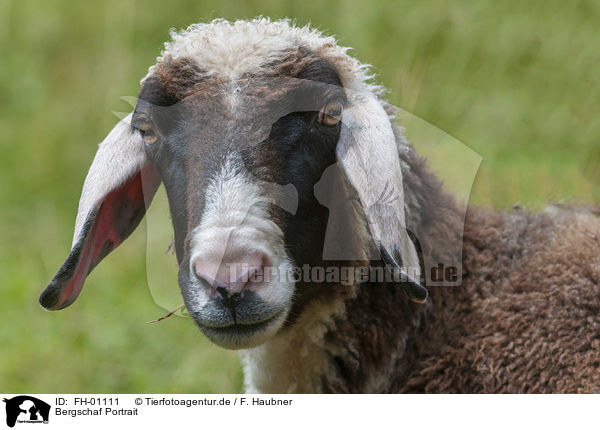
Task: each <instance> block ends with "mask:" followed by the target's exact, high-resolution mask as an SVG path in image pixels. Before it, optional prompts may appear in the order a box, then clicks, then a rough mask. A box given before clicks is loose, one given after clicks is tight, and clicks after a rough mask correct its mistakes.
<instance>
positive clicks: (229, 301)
mask: <svg viewBox="0 0 600 430" xmlns="http://www.w3.org/2000/svg"><path fill="white" fill-rule="evenodd" d="M216 290H217V293H219V295H220V297H219V299H220V300H221V301H222V303H223V306H225V307H226V308H227V309H229V310H231V311H234V310H235V308H236V307H237V306H238V305H239V304H240V302H241V301H242V300H243V299H244V296H245V295H246V291H244V290H242V291H241V292H239V293H233V294H230V293H229V290H227V288H225V287H218V288H217V289H216Z"/></svg>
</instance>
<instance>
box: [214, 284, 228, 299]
mask: <svg viewBox="0 0 600 430" xmlns="http://www.w3.org/2000/svg"><path fill="white" fill-rule="evenodd" d="M216 290H217V293H219V294H220V295H221V297H222V298H223V299H226V298H228V297H229V291H227V288H225V287H217V288H216Z"/></svg>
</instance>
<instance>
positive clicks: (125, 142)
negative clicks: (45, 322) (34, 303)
mask: <svg viewBox="0 0 600 430" xmlns="http://www.w3.org/2000/svg"><path fill="white" fill-rule="evenodd" d="M130 124H131V114H130V115H128V116H127V117H125V118H124V119H123V120H121V121H120V122H119V123H118V124H117V125H116V126H115V127H114V128H113V130H112V131H111V132H110V133H109V135H108V136H107V137H106V139H104V141H103V142H102V143H101V144H100V147H99V148H98V151H97V152H96V156H95V157H94V161H93V163H92V166H91V167H90V170H89V172H88V175H87V177H86V179H85V182H84V184H83V191H82V193H81V199H80V200H79V210H78V212H77V219H76V222H75V233H74V235H73V243H72V247H71V252H70V253H69V255H68V257H67V259H66V260H65V262H64V263H63V265H62V266H61V268H60V269H59V270H58V272H57V273H56V275H55V276H54V278H53V279H52V281H50V284H48V286H47V287H46V289H45V290H44V292H43V293H42V295H41V296H40V304H41V305H42V306H43V307H44V308H45V309H47V310H58V309H62V308H65V307H67V306H69V305H70V304H71V303H73V302H74V301H75V299H76V298H77V296H78V295H79V293H80V292H81V289H82V287H83V283H84V282H85V278H86V277H87V275H88V274H89V273H90V272H91V271H92V269H93V268H94V267H95V266H96V265H97V264H98V263H99V262H100V260H102V259H103V258H104V257H105V256H106V255H107V254H108V253H110V252H111V251H112V250H113V249H115V248H116V247H117V246H118V245H119V244H120V243H121V242H122V241H123V240H125V239H126V238H127V237H128V236H129V235H130V234H131V233H132V232H133V230H135V228H136V227H137V225H138V224H139V222H140V221H141V219H142V218H143V216H144V214H145V212H146V207H147V206H148V205H149V204H150V201H151V200H152V197H153V196H154V194H155V192H156V190H157V188H158V186H159V185H160V178H159V176H158V172H157V171H156V169H155V168H154V167H153V166H152V165H151V164H150V163H149V162H148V160H147V158H146V154H145V151H144V142H143V140H142V137H141V135H140V134H139V132H138V131H137V130H134V129H133V128H132V127H131V125H130Z"/></svg>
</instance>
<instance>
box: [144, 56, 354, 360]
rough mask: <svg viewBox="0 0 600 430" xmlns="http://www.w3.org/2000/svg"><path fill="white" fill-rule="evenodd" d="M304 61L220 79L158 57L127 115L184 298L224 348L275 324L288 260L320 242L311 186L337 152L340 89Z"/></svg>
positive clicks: (321, 227) (331, 76)
mask: <svg viewBox="0 0 600 430" xmlns="http://www.w3.org/2000/svg"><path fill="white" fill-rule="evenodd" d="M301 62H302V64H299V65H297V70H296V71H295V73H294V74H293V75H292V76H284V75H283V74H282V73H281V70H280V67H281V66H280V65H275V66H274V67H273V69H272V70H271V71H272V75H273V76H269V72H268V71H267V72H265V73H264V75H263V76H258V77H256V76H255V77H245V78H241V79H238V80H234V81H224V82H223V81H215V80H213V79H204V78H203V77H202V72H201V71H200V70H199V69H196V68H195V67H193V66H192V65H191V62H189V61H185V60H184V61H177V62H175V63H174V64H170V63H166V64H162V65H161V67H160V68H159V69H158V70H157V71H156V74H155V76H151V77H150V78H149V79H147V80H146V82H145V84H144V86H143V88H142V90H141V93H140V97H139V102H138V104H137V106H136V109H135V111H134V114H133V117H132V125H133V127H134V128H136V129H137V131H136V132H139V133H141V134H142V135H143V139H144V141H145V143H146V144H145V151H146V153H147V156H148V158H149V160H150V161H151V163H152V164H153V165H154V166H156V168H157V170H158V173H159V175H160V178H161V179H162V182H163V183H164V186H165V189H166V191H167V195H168V197H169V204H170V207H171V214H172V219H173V225H174V230H175V249H176V253H177V258H178V262H179V268H180V269H179V284H180V287H181V291H182V294H183V297H184V300H185V304H186V307H187V309H188V311H189V312H190V314H191V315H192V317H193V318H194V320H195V321H196V323H197V324H198V326H199V327H200V328H201V329H202V331H203V332H204V333H205V334H206V335H207V336H208V337H209V338H210V339H211V340H212V341H214V342H215V343H217V344H219V345H222V346H224V347H228V348H241V347H248V346H253V345H256V344H258V343H261V342H262V341H264V340H265V339H266V338H268V337H270V336H271V335H273V334H274V333H275V332H276V331H277V330H278V329H279V328H280V327H281V326H282V324H283V323H284V321H285V320H286V317H287V316H288V313H289V311H290V309H291V307H292V297H293V296H298V295H299V294H298V293H297V294H295V291H294V283H293V282H292V281H291V280H290V269H291V268H292V267H293V266H302V265H303V264H314V261H311V260H314V258H313V257H312V256H313V255H317V254H320V252H316V251H315V250H320V249H322V247H323V238H324V234H325V228H326V226H327V216H328V212H327V209H326V208H324V207H323V206H322V205H320V204H319V202H318V201H317V199H316V197H315V192H314V186H315V184H316V183H318V182H319V180H320V179H321V177H322V175H323V172H324V171H325V169H326V168H327V167H329V166H331V165H333V164H334V163H335V162H336V152H335V151H336V143H337V141H338V139H339V134H340V129H341V122H340V121H339V117H340V116H341V113H342V112H341V110H342V109H343V105H344V103H345V102H346V98H345V94H344V90H343V88H342V86H341V82H340V79H339V77H338V75H337V73H336V71H335V70H334V68H333V67H332V66H331V65H330V64H329V63H327V62H326V61H324V60H321V59H319V58H316V57H314V58H313V57H303V58H302V60H301ZM288 66H289V65H288ZM300 295H301V293H300Z"/></svg>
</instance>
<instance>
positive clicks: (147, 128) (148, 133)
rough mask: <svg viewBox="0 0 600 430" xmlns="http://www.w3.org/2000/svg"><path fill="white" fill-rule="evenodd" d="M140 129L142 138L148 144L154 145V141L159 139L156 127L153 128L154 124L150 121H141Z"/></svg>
mask: <svg viewBox="0 0 600 430" xmlns="http://www.w3.org/2000/svg"><path fill="white" fill-rule="evenodd" d="M138 130H139V131H140V134H141V135H142V139H143V140H144V143H145V144H146V145H152V144H153V143H154V142H156V141H157V140H158V136H157V135H156V133H155V132H154V129H153V128H152V124H150V123H148V122H142V123H140V125H138Z"/></svg>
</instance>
